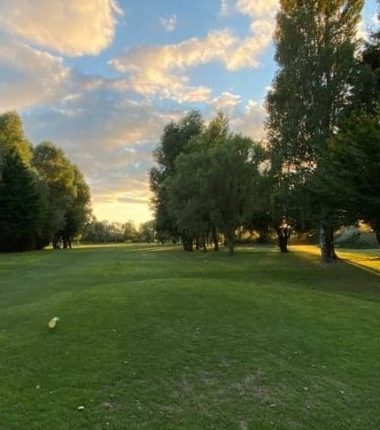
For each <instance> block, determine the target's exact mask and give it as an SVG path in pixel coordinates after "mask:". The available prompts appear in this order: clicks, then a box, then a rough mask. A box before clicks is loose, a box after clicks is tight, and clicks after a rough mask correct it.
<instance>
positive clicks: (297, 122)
mask: <svg viewBox="0 0 380 430" xmlns="http://www.w3.org/2000/svg"><path fill="white" fill-rule="evenodd" d="M362 6H363V0H315V1H310V0H301V1H300V0H281V1H280V11H279V13H278V15H277V29H276V32H275V43H276V48H277V50H276V57H275V58H276V61H277V63H278V65H279V70H278V72H277V75H276V77H275V79H274V82H273V91H271V92H270V93H269V95H268V99H267V105H268V110H269V120H268V123H267V130H268V139H269V142H270V147H271V153H272V157H271V158H272V168H273V169H274V171H275V172H276V174H277V176H278V178H279V181H285V182H286V183H287V185H288V186H287V188H286V192H287V193H289V194H291V193H293V192H294V191H295V190H297V189H300V187H305V184H307V182H308V181H309V180H310V179H311V178H312V177H313V176H314V175H318V174H319V166H320V164H321V160H323V158H324V157H325V155H326V153H327V147H328V141H329V139H330V138H331V137H332V136H333V135H334V133H335V132H336V129H337V127H339V123H340V120H341V118H342V116H343V115H344V112H345V108H346V106H347V104H348V103H349V100H348V99H349V97H348V95H349V90H350V87H351V86H352V79H353V74H354V71H355V67H356V64H355V50H356V47H357V38H356V33H357V26H358V23H359V20H360V12H361V9H362ZM306 189H307V187H306ZM318 200H319V201H317V202H314V211H315V212H318V214H319V217H318V218H319V232H320V247H321V254H322V260H323V261H324V262H331V261H332V260H333V259H334V256H335V252H334V242H333V228H334V225H333V213H332V210H331V208H330V207H329V205H328V202H327V200H326V201H325V199H324V198H323V197H321V198H319V199H318Z"/></svg>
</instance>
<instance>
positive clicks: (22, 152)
mask: <svg viewBox="0 0 380 430" xmlns="http://www.w3.org/2000/svg"><path fill="white" fill-rule="evenodd" d="M90 214H91V209H90V190H89V187H88V185H87V183H86V181H85V179H84V177H83V175H82V173H81V172H80V170H79V169H78V167H77V166H76V165H74V164H73V163H71V162H70V160H69V159H68V158H67V157H66V156H65V154H64V152H63V151H62V149H60V148H58V147H57V146H55V145H53V144H52V143H50V142H43V143H41V144H39V145H37V146H35V147H33V146H32V144H31V143H30V142H29V141H28V140H27V138H26V137H25V134H24V130H23V125H22V121H21V119H20V116H19V115H18V114H17V113H16V112H6V113H4V114H2V115H0V251H3V252H4V251H5V252H13V251H27V250H35V249H42V248H44V247H45V246H47V245H48V244H49V243H52V245H53V247H54V248H59V247H61V246H63V247H64V248H70V247H71V242H72V240H73V238H74V237H75V236H77V235H78V233H79V232H80V231H81V230H82V228H83V227H84V225H85V224H86V223H87V221H88V219H89V216H90Z"/></svg>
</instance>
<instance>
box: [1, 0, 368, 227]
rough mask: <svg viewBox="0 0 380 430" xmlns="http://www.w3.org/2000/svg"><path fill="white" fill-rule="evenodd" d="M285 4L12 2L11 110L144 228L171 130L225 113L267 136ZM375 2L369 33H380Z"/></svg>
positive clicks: (5, 93) (103, 206) (8, 44)
mask: <svg viewBox="0 0 380 430" xmlns="http://www.w3.org/2000/svg"><path fill="white" fill-rule="evenodd" d="M277 7H278V0H207V1H205V0H192V1H184V0H183V1H179V0H80V1H78V0H65V1H62V0H0V24H1V25H0V29H1V30H0V111H5V110H9V109H16V110H18V111H19V112H20V114H21V115H22V118H23V121H24V125H25V130H26V133H27V136H28V137H29V138H30V140H31V141H32V142H33V143H34V144H37V143H39V142H41V141H44V140H50V141H53V142H54V143H56V144H57V145H59V146H61V147H62V148H63V149H64V150H65V151H66V153H67V155H68V156H69V157H70V159H72V160H73V161H74V162H75V163H76V164H78V166H79V167H80V168H81V170H82V171H83V172H84V173H85V175H86V178H87V180H88V182H89V184H90V186H91V189H92V196H93V209H94V213H95V215H96V216H97V217H98V218H99V219H109V220H115V221H126V220H128V219H133V220H135V221H136V222H142V221H145V220H147V219H149V218H151V217H152V214H151V212H150V210H149V187H148V180H147V179H148V177H147V172H148V169H149V168H150V167H151V165H152V158H151V152H152V150H153V148H154V147H155V146H156V145H157V143H158V141H159V138H160V133H161V131H162V128H163V126H164V125H165V124H166V123H167V122H169V121H171V120H175V119H178V118H179V117H180V116H182V115H183V114H184V113H186V112H187V111H188V110H190V109H192V108H199V109H200V110H201V111H202V112H203V113H204V115H205V117H206V118H208V117H210V116H211V115H212V114H213V113H214V112H215V111H216V110H217V109H218V108H222V109H224V110H225V111H226V112H227V113H228V114H229V115H230V117H231V126H232V127H233V128H234V129H236V130H238V131H241V132H243V133H246V134H248V135H250V136H252V137H253V138H255V139H260V138H261V137H262V124H263V121H264V119H265V110H264V108H263V100H264V98H265V94H266V92H267V90H268V87H269V86H270V83H271V81H272V79H273V75H274V73H275V70H276V66H275V64H274V62H273V54H274V50H273V46H272V43H271V34H272V32H273V28H274V24H275V14H276V10H277ZM375 12H376V4H375V0H367V1H366V3H365V7H364V11H363V25H362V27H361V30H362V31H366V30H367V29H368V27H369V26H371V25H376V24H375V19H374V18H375Z"/></svg>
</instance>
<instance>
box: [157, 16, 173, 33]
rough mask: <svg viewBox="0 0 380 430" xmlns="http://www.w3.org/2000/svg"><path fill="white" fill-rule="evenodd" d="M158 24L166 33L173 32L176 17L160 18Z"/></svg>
mask: <svg viewBox="0 0 380 430" xmlns="http://www.w3.org/2000/svg"><path fill="white" fill-rule="evenodd" d="M160 23H161V25H162V27H163V28H164V29H165V31H167V32H168V33H170V32H172V31H174V30H175V29H176V28H177V15H170V16H168V17H161V18H160Z"/></svg>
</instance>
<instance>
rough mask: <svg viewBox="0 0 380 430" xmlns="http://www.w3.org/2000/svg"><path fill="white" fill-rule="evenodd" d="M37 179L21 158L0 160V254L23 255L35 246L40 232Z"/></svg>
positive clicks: (8, 154)
mask: <svg viewBox="0 0 380 430" xmlns="http://www.w3.org/2000/svg"><path fill="white" fill-rule="evenodd" d="M37 182H38V179H37V176H36V174H35V173H34V172H33V171H32V170H31V169H30V168H29V167H27V166H25V164H24V162H23V160H22V159H21V156H20V154H18V153H17V152H14V151H7V152H6V153H5V154H4V156H3V163H2V172H1V179H0V251H3V252H4V251H6V252H13V251H26V250H32V249H34V248H35V246H36V240H37V237H38V235H39V232H40V228H41V218H42V207H43V202H42V200H41V194H40V193H39V192H38V187H37Z"/></svg>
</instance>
